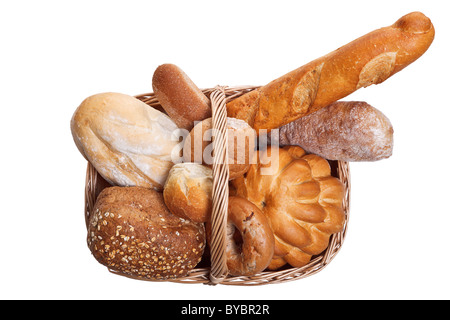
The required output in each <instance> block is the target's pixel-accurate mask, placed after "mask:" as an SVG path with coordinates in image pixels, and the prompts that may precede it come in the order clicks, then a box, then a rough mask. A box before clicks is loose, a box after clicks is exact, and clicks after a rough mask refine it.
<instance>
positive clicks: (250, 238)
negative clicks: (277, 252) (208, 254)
mask: <svg viewBox="0 0 450 320" xmlns="http://www.w3.org/2000/svg"><path fill="white" fill-rule="evenodd" d="M207 232H208V238H209V239H210V238H211V225H210V223H208V225H207ZM226 232H227V235H226V249H225V251H226V256H227V267H228V272H229V274H231V275H233V276H251V275H254V274H257V273H259V272H261V271H263V270H264V269H266V268H267V266H268V265H269V263H270V261H271V260H272V257H273V253H274V245H275V242H274V241H275V239H274V236H273V232H272V230H271V229H270V225H269V221H268V220H267V218H266V217H265V215H264V214H263V213H262V212H261V210H259V209H258V207H256V206H255V205H254V204H253V203H251V202H250V201H248V200H246V199H244V198H241V197H229V199H228V217H227V230H226Z"/></svg>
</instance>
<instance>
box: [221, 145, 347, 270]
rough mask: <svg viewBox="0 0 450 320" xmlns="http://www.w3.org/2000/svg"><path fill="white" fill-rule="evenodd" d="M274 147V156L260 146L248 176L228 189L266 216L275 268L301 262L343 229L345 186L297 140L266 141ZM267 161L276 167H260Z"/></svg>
mask: <svg viewBox="0 0 450 320" xmlns="http://www.w3.org/2000/svg"><path fill="white" fill-rule="evenodd" d="M275 152H278V157H277V158H274V157H273V156H272V157H271V158H268V157H267V155H266V153H265V152H259V157H258V162H257V163H256V164H252V165H251V167H250V169H249V171H248V172H247V174H246V176H245V177H241V178H237V179H235V180H233V181H232V182H231V184H232V186H233V189H232V192H231V193H230V194H231V195H233V196H239V197H243V198H245V199H247V200H249V201H250V202H252V203H253V204H255V205H256V206H257V207H258V208H259V209H260V210H261V211H262V212H263V213H264V215H265V216H266V217H267V218H268V220H269V223H270V227H271V229H272V231H273V233H274V236H275V250H274V256H273V259H272V261H271V263H270V265H269V266H268V268H269V269H270V270H276V269H278V268H280V267H281V266H283V265H285V264H286V263H288V264H290V265H291V266H293V267H302V266H304V265H306V264H307V263H308V262H309V261H310V260H311V257H312V256H313V255H317V254H320V253H321V252H323V251H324V250H325V249H326V248H327V247H328V244H329V239H330V236H331V234H333V233H336V232H339V231H341V230H342V229H343V226H344V220H345V219H344V218H345V213H344V210H343V209H342V202H343V199H344V187H343V185H342V183H341V182H340V181H339V180H338V179H337V178H335V177H332V176H331V169H330V165H329V163H328V161H326V160H325V159H323V158H321V157H319V156H317V155H313V154H306V153H305V151H304V150H303V149H302V148H300V147H297V146H289V147H284V148H280V149H276V148H273V147H268V153H267V154H270V155H273V154H274V153H275ZM270 162H273V163H274V172H273V174H270V175H268V174H265V173H264V172H263V171H262V170H263V167H264V165H266V164H267V165H269V163H270ZM263 164H264V165H263Z"/></svg>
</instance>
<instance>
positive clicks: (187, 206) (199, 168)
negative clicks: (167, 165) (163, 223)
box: [163, 162, 213, 222]
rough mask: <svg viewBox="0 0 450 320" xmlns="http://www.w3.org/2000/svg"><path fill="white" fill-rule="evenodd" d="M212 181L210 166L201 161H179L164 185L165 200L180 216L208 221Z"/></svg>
mask: <svg viewBox="0 0 450 320" xmlns="http://www.w3.org/2000/svg"><path fill="white" fill-rule="evenodd" d="M212 181H213V178H212V170H211V169H210V168H208V167H206V166H204V165H202V164H199V163H192V162H185V163H177V164H176V165H174V166H173V167H172V169H170V172H169V175H168V177H167V180H166V184H165V185H164V191H163V195H164V202H165V203H166V206H167V207H168V208H169V210H170V212H172V213H173V214H174V215H176V216H178V217H181V218H184V219H189V220H191V221H194V222H206V221H208V220H209V217H210V215H211V210H212Z"/></svg>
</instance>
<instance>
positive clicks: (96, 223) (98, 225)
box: [87, 187, 205, 280]
mask: <svg viewBox="0 0 450 320" xmlns="http://www.w3.org/2000/svg"><path fill="white" fill-rule="evenodd" d="M87 243H88V246H89V249H90V250H91V252H92V254H93V255H94V257H95V259H97V261H98V262H99V263H101V264H103V265H105V266H107V267H108V268H109V269H110V270H111V271H113V272H115V273H118V274H121V275H126V276H132V277H137V278H144V279H149V280H167V279H174V278H178V277H183V276H186V275H187V273H188V272H189V270H191V269H192V268H194V267H195V266H196V265H197V264H198V263H199V262H200V260H201V257H202V254H203V251H204V247H205V230H204V226H203V225H202V224H198V223H193V222H191V221H189V220H184V219H181V218H179V217H177V216H175V215H173V214H172V213H170V212H169V210H168V209H167V207H166V206H165V204H164V200H163V195H162V193H160V192H157V191H155V190H152V189H146V188H142V187H110V188H106V189H104V190H103V191H102V192H101V193H100V195H99V197H98V198H97V201H96V203H95V206H94V209H93V212H91V214H90V216H89V224H88V236H87Z"/></svg>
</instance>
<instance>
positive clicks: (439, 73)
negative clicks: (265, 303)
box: [0, 0, 450, 299]
mask: <svg viewBox="0 0 450 320" xmlns="http://www.w3.org/2000/svg"><path fill="white" fill-rule="evenodd" d="M445 3H446V1H432V0H427V1H424V0H420V1H412V0H408V1H392V0H389V1H380V0H378V1H375V2H373V1H372V2H366V1H307V2H306V1H282V0H279V1H276V2H275V1H261V0H260V1H248V0H246V1H244V0H240V1H234V0H231V1H230V0H229V1H45V0H44V1H8V2H7V1H2V2H1V5H0V30H1V33H0V36H1V44H2V48H1V50H0V57H1V59H0V96H1V112H2V115H1V126H0V139H1V157H0V159H1V160H0V161H1V168H2V174H1V176H0V178H1V181H0V183H1V189H2V190H1V193H0V194H1V197H0V198H1V218H0V240H1V241H0V244H1V246H0V248H1V249H0V298H2V299H449V298H450V291H449V290H448V287H449V286H450V272H449V270H450V257H449V226H450V209H449V205H448V201H449V192H450V183H449V181H450V173H449V162H448V161H449V156H450V152H449V143H448V140H449V137H450V131H449V130H450V129H449V127H450V125H449V120H448V119H449V116H450V105H449V104H450V103H449V99H448V98H447V97H448V94H449V92H450V88H449V80H448V74H450V70H449V63H448V61H449V60H448V55H449V52H450V45H449V39H450V23H449V20H448V10H446V7H445ZM411 11H422V12H423V13H424V14H426V15H427V16H428V17H430V18H431V20H432V22H433V23H434V26H435V28H436V38H435V41H434V43H433V44H432V46H431V47H430V49H429V50H428V51H427V52H426V53H425V54H424V55H423V56H422V57H421V58H420V59H419V60H417V61H416V62H415V63H413V64H412V65H410V66H408V67H407V68H406V69H404V70H403V71H401V72H400V73H398V74H396V75H394V76H393V77H392V78H390V79H388V80H387V81H385V82H384V83H382V84H380V85H377V86H371V87H368V88H366V89H361V90H359V91H357V92H355V93H354V94H352V95H351V96H349V97H347V98H346V99H344V100H364V101H367V102H368V103H370V104H371V105H372V106H374V107H376V108H378V109H379V110H381V111H382V112H383V113H384V114H385V115H387V116H388V117H389V118H390V120H391V122H392V124H393V126H394V130H395V134H394V137H395V147H394V154H393V156H392V157H391V158H389V159H387V160H382V161H379V162H373V163H367V162H366V163H352V164H351V174H352V189H351V190H352V202H351V213H350V224H349V228H348V234H347V237H346V240H345V243H344V245H343V248H342V250H341V251H340V252H339V254H338V255H337V256H336V258H335V259H334V260H333V261H332V263H331V264H330V265H329V266H328V267H327V268H325V269H324V270H323V271H321V272H319V273H318V274H316V275H314V276H311V277H309V278H306V279H301V280H297V281H293V282H289V283H285V284H272V285H265V286H257V287H233V286H215V287H211V286H205V285H200V284H195V285H188V284H174V283H153V282H145V281H137V280H131V279H127V278H124V277H120V276H116V275H113V274H111V273H109V272H108V271H107V269H106V268H105V267H103V266H102V265H100V264H98V263H97V262H96V261H95V259H94V258H93V257H92V256H91V254H90V251H89V249H88V248H87V245H86V229H85V224H84V216H83V208H84V182H85V170H86V161H85V160H84V158H83V157H82V156H81V155H80V154H79V152H78V150H77V148H76V147H75V144H74V142H73V140H72V136H71V133H70V126H69V121H70V118H71V116H72V114H73V112H74V111H75V108H76V107H77V106H78V105H79V104H80V102H81V101H82V100H83V99H84V98H86V97H88V96H90V95H92V94H95V93H99V92H105V91H117V92H122V93H127V94H130V95H136V94H140V93H145V92H151V91H152V89H151V78H152V74H153V71H154V70H155V68H156V67H157V66H158V65H160V64H163V63H167V62H168V63H174V64H177V65H178V66H180V67H181V68H182V69H183V70H184V71H185V72H186V73H187V74H188V75H189V76H190V77H191V78H192V79H193V80H194V82H196V83H197V85H198V86H199V87H200V88H207V87H213V86H215V85H217V84H221V85H230V86H235V85H247V84H249V85H262V84H266V83H267V82H269V81H270V80H272V79H275V78H277V77H279V76H281V75H283V74H284V73H286V72H288V71H290V70H293V69H295V68H297V67H299V66H301V65H303V64H305V63H307V62H309V61H311V60H313V59H315V58H318V57H320V56H322V55H324V54H326V53H328V52H330V51H332V50H334V49H336V48H338V47H339V46H341V45H344V44H346V43H348V42H349V41H351V40H353V39H355V38H357V37H359V36H361V35H363V34H365V33H367V32H370V31H372V30H374V29H377V28H379V27H383V26H388V25H390V24H392V23H394V22H395V21H396V20H397V19H398V18H400V17H401V16H403V15H404V14H407V13H409V12H411Z"/></svg>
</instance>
